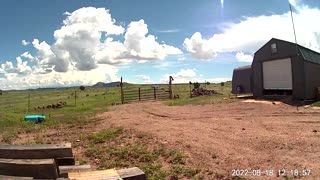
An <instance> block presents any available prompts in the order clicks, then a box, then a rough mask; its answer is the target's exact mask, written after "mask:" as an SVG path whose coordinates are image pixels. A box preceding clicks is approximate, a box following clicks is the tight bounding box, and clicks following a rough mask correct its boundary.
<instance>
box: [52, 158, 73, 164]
mask: <svg viewBox="0 0 320 180" xmlns="http://www.w3.org/2000/svg"><path fill="white" fill-rule="evenodd" d="M55 160H56V164H57V166H68V165H70V166H71V165H75V159H74V157H63V158H56V159H55Z"/></svg>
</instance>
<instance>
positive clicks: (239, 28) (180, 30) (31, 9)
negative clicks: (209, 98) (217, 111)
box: [0, 0, 320, 90]
mask: <svg viewBox="0 0 320 180" xmlns="http://www.w3.org/2000/svg"><path fill="white" fill-rule="evenodd" d="M289 3H290V4H291V5H292V10H293V18H294V23H295V27H296V34H297V41H298V43H299V44H301V45H303V46H306V47H308V48H310V49H313V50H315V51H318V52H320V23H318V21H319V19H320V1H319V0H268V1H257V0H241V1H239V0H199V1H194V0H174V1H172V0H162V1H156V0H135V1H132V0H68V1H66V0H54V1H43V0H28V1H21V0H3V1H1V6H0V22H1V28H0V35H1V36H0V37H1V38H0V89H2V90H9V89H28V88H39V87H67V86H78V85H93V84H95V83H97V82H113V81H119V80H120V77H123V79H124V81H126V82H130V83H150V84H158V83H167V82H168V79H169V76H173V78H174V81H173V83H183V82H189V81H192V82H205V81H207V82H212V83H218V82H222V81H227V80H231V77H232V72H233V69H234V68H236V67H239V66H245V65H250V64H251V62H252V60H253V56H254V53H255V52H256V51H257V50H258V49H259V48H260V47H261V46H263V45H264V44H265V43H267V42H268V41H269V40H270V39H271V38H273V37H274V38H279V39H283V40H287V41H290V42H294V40H295V39H294V33H293V29H292V23H291V16H290V8H289Z"/></svg>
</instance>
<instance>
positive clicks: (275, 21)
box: [184, 0, 320, 59]
mask: <svg viewBox="0 0 320 180" xmlns="http://www.w3.org/2000/svg"><path fill="white" fill-rule="evenodd" d="M290 2H291V4H292V5H294V8H295V11H294V12H293V17H294V23H295V27H296V34H297V40H298V43H299V44H301V45H303V46H306V47H308V48H311V49H313V50H315V51H320V33H319V32H320V23H317V20H318V19H320V9H319V8H312V7H309V6H306V5H303V4H302V3H301V2H300V1H298V0H290ZM221 30H222V33H218V34H213V36H212V37H211V38H208V39H204V38H202V36H201V33H199V32H196V33H194V34H193V35H192V37H191V38H186V39H185V41H184V47H185V48H186V50H187V51H188V52H190V53H191V54H192V55H193V56H194V57H196V58H198V59H211V58H214V56H215V53H224V52H249V53H254V52H255V51H257V50H258V49H259V48H260V47H261V46H262V45H263V44H265V43H266V42H267V41H268V40H270V39H271V38H273V37H274V38H279V39H283V40H286V41H291V42H294V34H293V29H292V24H291V15H290V11H289V8H288V11H287V12H286V13H283V14H273V15H261V16H254V17H243V18H242V19H241V20H240V22H237V23H228V24H225V25H223V26H222V27H221Z"/></svg>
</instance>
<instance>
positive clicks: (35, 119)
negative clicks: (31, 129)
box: [24, 115, 46, 123]
mask: <svg viewBox="0 0 320 180" xmlns="http://www.w3.org/2000/svg"><path fill="white" fill-rule="evenodd" d="M45 119H46V116H42V115H27V116H24V120H26V121H33V122H35V123H41V122H43V121H45Z"/></svg>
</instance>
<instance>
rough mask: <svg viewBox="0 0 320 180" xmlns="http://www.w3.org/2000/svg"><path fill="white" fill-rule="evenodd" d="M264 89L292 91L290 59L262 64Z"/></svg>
mask: <svg viewBox="0 0 320 180" xmlns="http://www.w3.org/2000/svg"><path fill="white" fill-rule="evenodd" d="M262 66H263V85H264V89H279V90H292V69H291V59H290V58H286V59H278V60H273V61H266V62H263V65H262Z"/></svg>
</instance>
